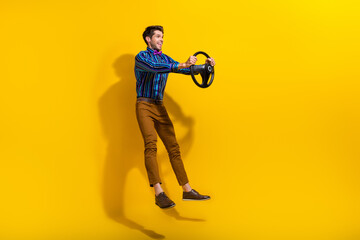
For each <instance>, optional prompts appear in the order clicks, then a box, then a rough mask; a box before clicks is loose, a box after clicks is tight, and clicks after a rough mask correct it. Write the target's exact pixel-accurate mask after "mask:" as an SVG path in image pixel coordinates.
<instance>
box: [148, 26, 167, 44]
mask: <svg viewBox="0 0 360 240" xmlns="http://www.w3.org/2000/svg"><path fill="white" fill-rule="evenodd" d="M156 30H159V31H161V32H162V33H163V34H164V28H163V27H162V26H159V25H155V26H149V27H147V28H146V29H145V31H144V33H143V39H144V41H145V44H146V45H148V43H147V41H146V37H150V38H152V36H153V35H154V32H155V31H156Z"/></svg>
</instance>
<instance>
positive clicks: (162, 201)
mask: <svg viewBox="0 0 360 240" xmlns="http://www.w3.org/2000/svg"><path fill="white" fill-rule="evenodd" d="M155 204H156V205H158V206H159V207H160V208H172V207H175V203H174V202H173V201H171V199H170V198H168V196H166V194H165V193H164V192H161V193H160V194H159V195H157V196H156V195H155Z"/></svg>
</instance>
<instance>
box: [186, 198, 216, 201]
mask: <svg viewBox="0 0 360 240" xmlns="http://www.w3.org/2000/svg"><path fill="white" fill-rule="evenodd" d="M210 199H211V198H206V199H186V198H185V199H184V198H183V201H206V200H210Z"/></svg>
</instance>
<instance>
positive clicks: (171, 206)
mask: <svg viewBox="0 0 360 240" xmlns="http://www.w3.org/2000/svg"><path fill="white" fill-rule="evenodd" d="M155 204H156V205H157V206H159V204H157V203H155ZM175 206H176V204H174V205H170V206H168V207H160V206H159V208H161V209H168V208H173V207H175Z"/></svg>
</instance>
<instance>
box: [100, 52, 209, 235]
mask: <svg viewBox="0 0 360 240" xmlns="http://www.w3.org/2000/svg"><path fill="white" fill-rule="evenodd" d="M134 60H135V56H134V55H131V54H125V55H122V56H120V57H119V58H117V59H116V61H115V62H114V64H113V67H114V70H115V73H116V75H117V76H118V77H119V79H120V81H119V82H117V83H115V84H114V85H112V86H111V87H110V88H109V89H108V90H107V91H106V92H105V93H104V94H103V95H102V96H101V98H100V99H99V113H100V119H101V123H102V129H103V132H104V135H105V137H106V140H107V153H106V159H105V165H104V174H103V176H104V178H103V185H102V187H103V189H102V197H103V204H104V209H105V212H106V214H107V215H108V216H109V217H110V218H111V219H113V220H115V221H116V222H119V223H121V224H123V225H124V226H127V227H129V228H132V229H137V230H139V231H141V232H143V233H144V234H146V235H147V236H149V237H151V238H155V239H161V238H164V237H165V236H163V235H161V234H158V233H156V232H154V231H152V230H149V229H145V228H144V226H142V225H140V224H138V223H136V222H134V221H132V220H130V219H129V218H127V217H126V216H125V212H124V209H125V206H124V202H125V201H124V200H125V194H126V193H125V192H124V189H125V185H126V180H127V175H128V173H129V172H130V171H131V170H132V169H133V168H136V169H137V170H139V171H140V172H141V175H142V176H144V178H146V180H147V174H146V171H145V164H144V143H143V140H142V137H141V133H140V130H139V127H138V123H137V120H136V115H135V102H136V90H135V89H136V80H135V76H134V64H135V62H134ZM164 102H165V105H166V107H167V110H168V112H169V114H170V115H172V116H173V120H174V121H175V122H180V123H181V124H184V126H185V127H186V129H188V131H187V133H186V134H185V136H183V137H181V138H180V139H179V138H178V142H179V145H180V147H181V151H182V152H181V153H182V156H183V157H184V156H186V155H187V153H188V152H189V151H190V148H191V144H192V142H193V125H194V121H193V119H192V118H191V117H186V116H185V115H184V114H183V112H182V110H181V108H180V106H179V105H178V104H177V103H176V102H175V101H174V100H173V99H172V98H171V97H170V96H168V95H166V96H165V98H164ZM175 130H176V129H175ZM160 142H161V141H160ZM161 144H162V143H161ZM165 158H166V160H167V161H169V160H168V157H167V154H166V153H164V154H162V155H160V156H158V161H159V162H160V161H162V160H163V159H165ZM159 165H160V164H159ZM168 165H169V166H170V163H168ZM185 167H186V164H185ZM160 170H161V169H160ZM170 171H171V172H172V169H171V168H167V170H165V171H160V172H161V175H162V176H163V175H165V174H169V173H168V172H170ZM146 187H147V186H144V190H145V188H146ZM164 188H165V189H164V190H165V191H166V187H165V186H164ZM151 201H153V199H151ZM154 206H155V205H154ZM128 210H129V209H128ZM163 211H164V213H166V214H167V215H170V216H171V217H174V218H176V219H178V220H189V221H203V220H201V219H193V218H186V217H182V216H180V214H179V213H178V212H177V210H176V209H174V208H172V209H167V210H163Z"/></svg>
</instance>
